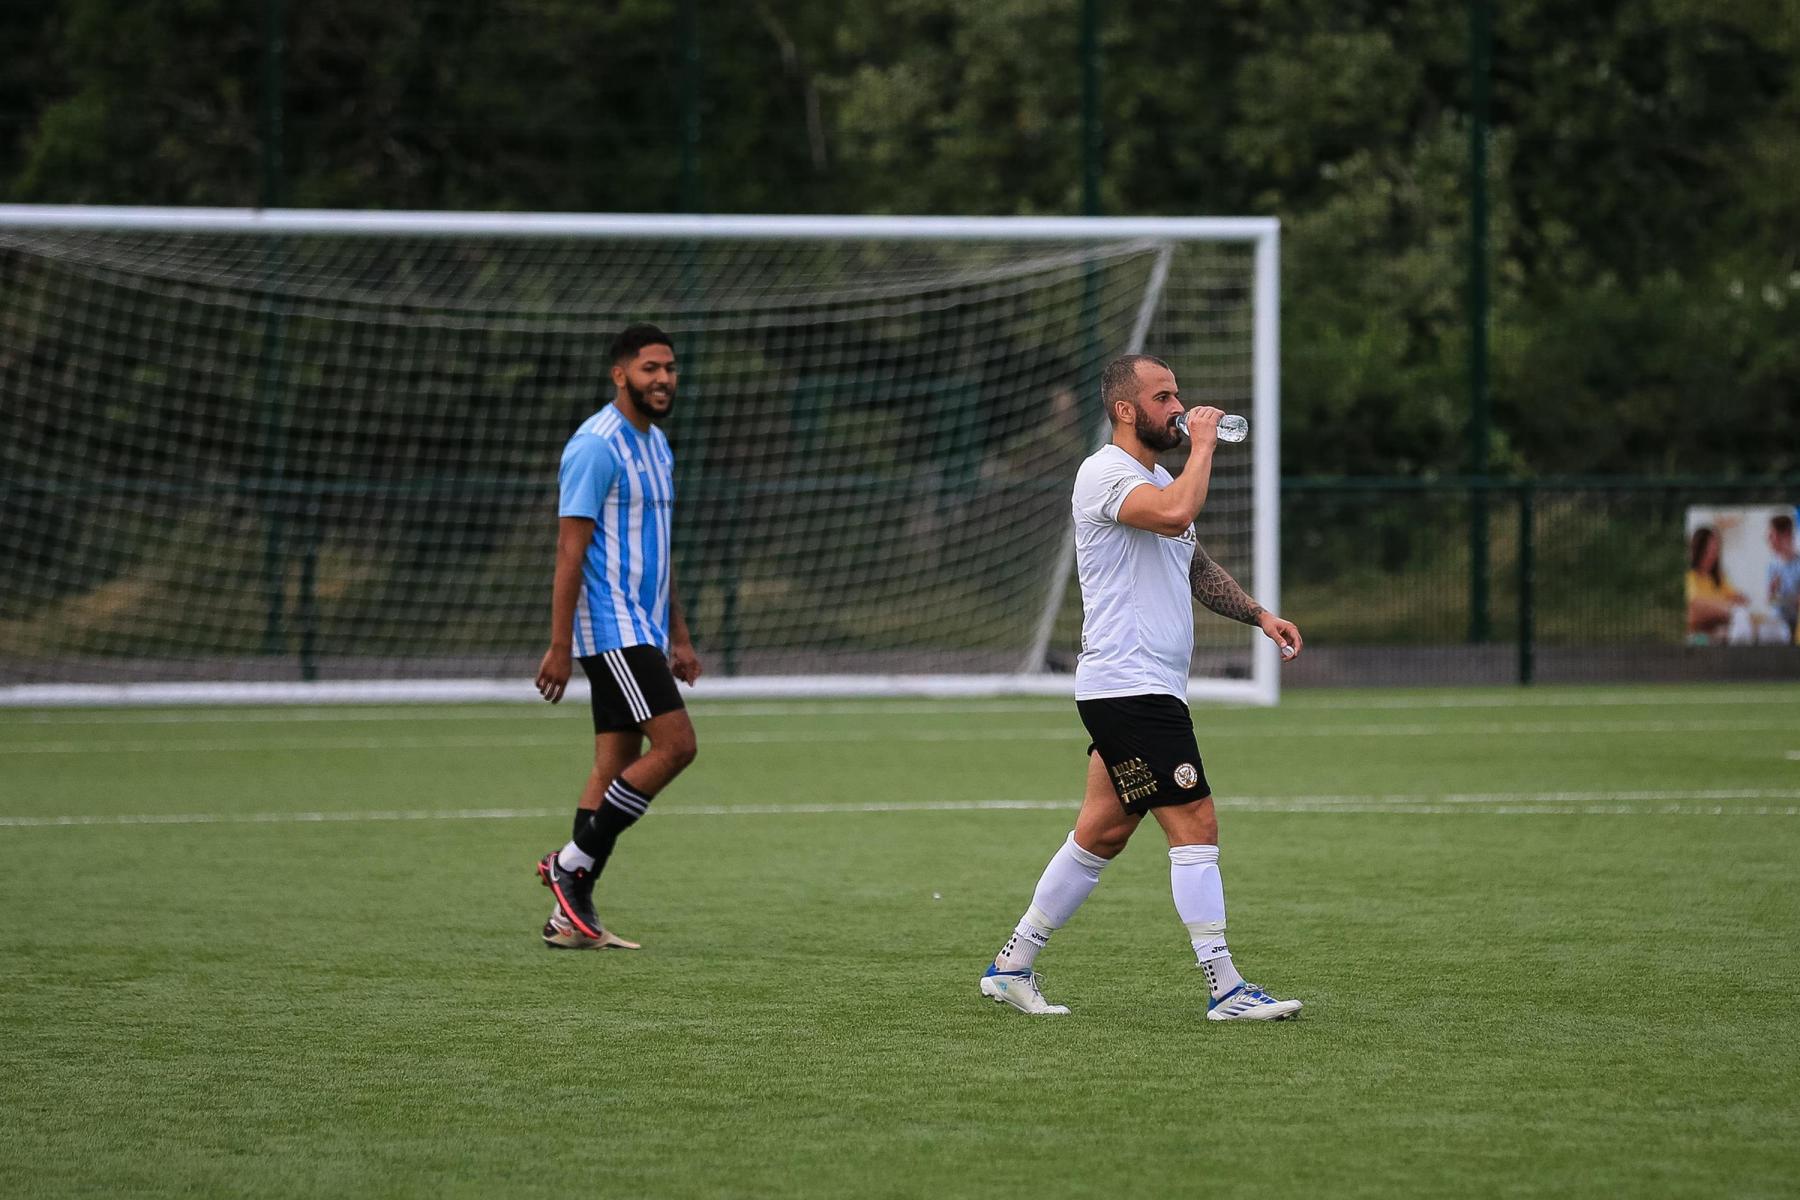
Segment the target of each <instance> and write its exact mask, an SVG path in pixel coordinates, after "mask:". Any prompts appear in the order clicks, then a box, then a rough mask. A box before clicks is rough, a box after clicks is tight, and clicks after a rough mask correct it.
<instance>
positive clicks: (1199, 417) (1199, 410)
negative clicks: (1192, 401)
mask: <svg viewBox="0 0 1800 1200" xmlns="http://www.w3.org/2000/svg"><path fill="white" fill-rule="evenodd" d="M1224 415H1225V410H1224V409H1222V408H1213V407H1212V406H1211V405H1207V404H1196V405H1194V407H1192V408H1190V409H1188V411H1187V426H1188V441H1189V442H1191V443H1192V444H1193V445H1196V446H1213V445H1217V444H1218V441H1219V418H1221V417H1223V416H1224Z"/></svg>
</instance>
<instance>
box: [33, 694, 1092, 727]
mask: <svg viewBox="0 0 1800 1200" xmlns="http://www.w3.org/2000/svg"><path fill="white" fill-rule="evenodd" d="M688 707H689V711H690V712H692V713H693V714H694V715H695V716H696V717H701V718H703V719H705V720H707V721H711V720H715V719H732V718H742V717H856V716H863V715H877V716H935V715H937V714H940V713H968V712H974V713H999V712H1004V713H1073V712H1074V706H1073V705H1072V704H1070V703H1069V701H1067V700H1062V699H1056V700H1035V701H1033V700H985V701H984V700H942V701H937V700H893V701H881V700H875V701H855V700H852V701H844V702H839V703H829V702H825V701H817V702H799V703H792V702H780V701H773V702H767V703H762V702H756V701H743V702H738V703H734V702H732V701H726V700H720V701H710V702H705V701H702V702H695V703H692V704H690V705H689V706H688ZM586 711H587V702H586V701H580V702H579V703H568V704H565V705H564V706H563V707H562V708H561V709H557V710H551V711H548V712H546V711H545V708H544V707H543V706H539V707H535V708H534V707H531V706H528V705H518V704H509V705H504V706H501V705H474V706H469V705H462V706H456V707H451V708H442V707H434V706H431V705H416V706H412V707H409V708H356V707H352V706H349V705H345V706H343V707H340V708H291V709H282V710H281V711H279V712H270V711H268V710H266V709H260V710H252V711H242V710H233V709H216V710H209V711H205V712H189V711H174V712H172V711H169V710H167V709H121V710H116V711H109V712H94V711H92V710H85V709H45V710H41V711H36V712H31V713H30V714H29V715H27V716H24V717H23V718H16V717H15V718H8V717H7V716H5V715H4V714H0V729H4V728H6V727H7V726H8V725H9V724H10V725H32V726H42V725H294V724H302V723H323V724H336V723H338V722H343V723H345V724H353V723H357V722H365V721H413V722H417V723H420V724H434V723H437V722H441V721H488V720H520V719H524V720H533V721H546V720H551V721H553V720H556V719H558V718H563V719H567V720H569V721H570V722H571V723H573V722H574V721H577V720H579V719H581V717H582V716H585V715H586Z"/></svg>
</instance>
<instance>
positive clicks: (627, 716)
mask: <svg viewBox="0 0 1800 1200" xmlns="http://www.w3.org/2000/svg"><path fill="white" fill-rule="evenodd" d="M581 669H582V670H583V671H586V672H587V677H588V684H589V685H590V687H591V688H592V690H593V694H594V699H593V703H594V732H595V733H618V732H621V731H623V730H627V729H637V728H640V727H641V726H642V725H643V724H644V722H645V721H648V720H649V719H650V718H651V717H659V716H661V715H662V714H663V713H666V712H674V711H675V710H676V709H678V708H686V707H687V706H686V705H685V704H683V703H682V702H681V692H680V691H679V690H677V688H676V687H675V676H674V675H672V674H670V673H669V656H668V655H666V654H664V653H663V652H662V651H661V650H660V649H658V648H657V647H655V646H627V647H625V648H624V649H623V650H602V651H601V652H600V653H599V654H594V655H590V656H589V657H587V658H584V659H582V660H581Z"/></svg>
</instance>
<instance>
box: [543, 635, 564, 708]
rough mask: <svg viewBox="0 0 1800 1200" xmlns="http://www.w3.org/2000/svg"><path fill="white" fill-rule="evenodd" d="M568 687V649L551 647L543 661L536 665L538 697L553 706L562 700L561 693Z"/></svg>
mask: <svg viewBox="0 0 1800 1200" xmlns="http://www.w3.org/2000/svg"><path fill="white" fill-rule="evenodd" d="M568 687H569V648H568V647H567V646H552V647H550V649H549V650H548V651H546V652H545V654H544V661H543V662H541V663H539V664H538V674H537V690H538V695H540V696H542V697H543V698H544V699H546V700H548V701H549V702H550V703H552V704H555V703H556V702H557V701H558V700H561V699H562V698H563V692H565V691H567V690H568Z"/></svg>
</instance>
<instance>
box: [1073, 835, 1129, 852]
mask: <svg viewBox="0 0 1800 1200" xmlns="http://www.w3.org/2000/svg"><path fill="white" fill-rule="evenodd" d="M1130 840H1131V830H1129V829H1101V830H1092V831H1090V830H1082V831H1081V832H1080V833H1078V834H1076V836H1075V844H1076V845H1077V846H1079V847H1081V848H1082V849H1083V850H1086V851H1087V852H1088V853H1089V854H1097V855H1099V856H1100V857H1101V858H1106V859H1113V858H1117V857H1119V854H1120V852H1121V851H1123V850H1124V849H1125V843H1126V842H1128V841H1130Z"/></svg>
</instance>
